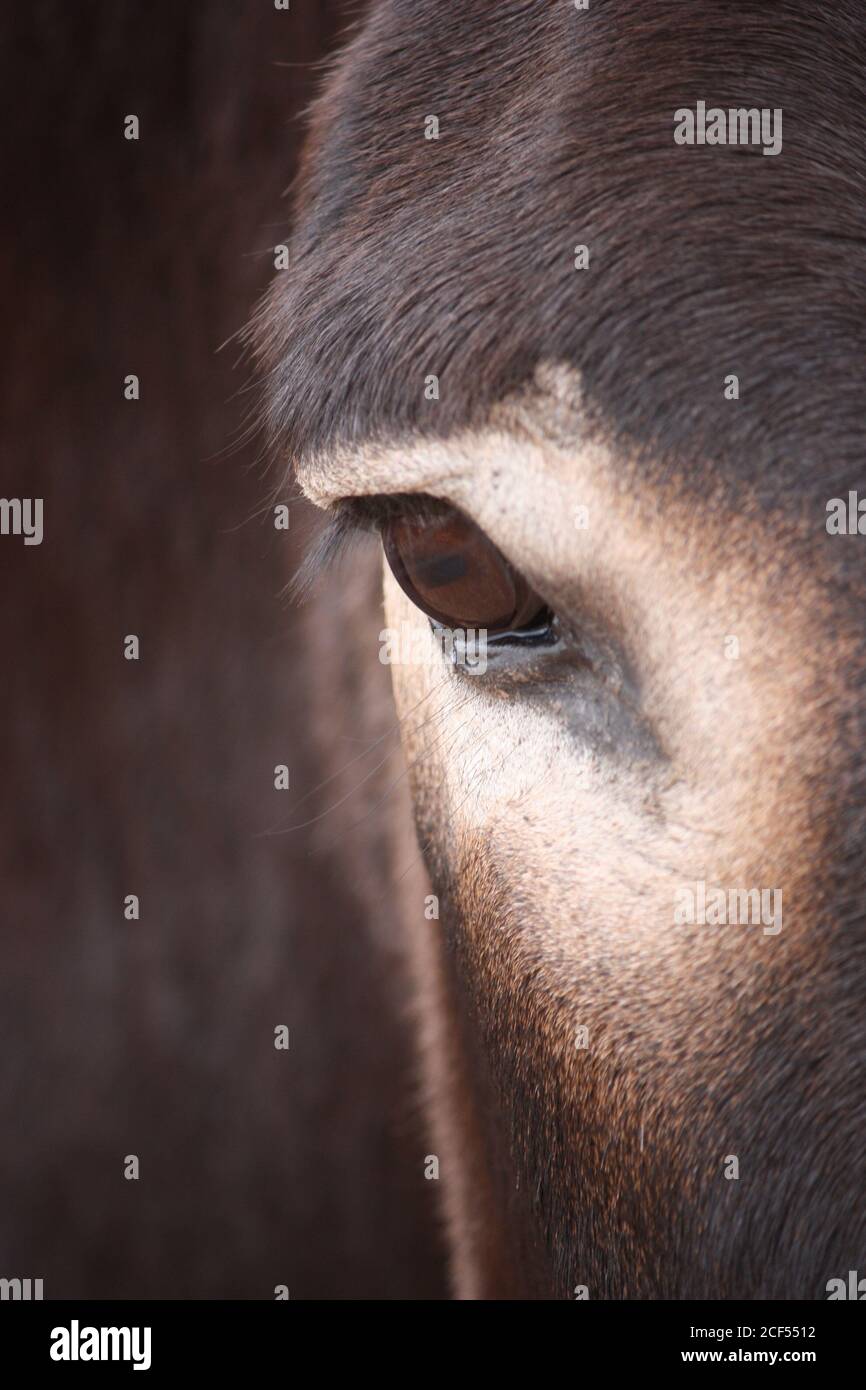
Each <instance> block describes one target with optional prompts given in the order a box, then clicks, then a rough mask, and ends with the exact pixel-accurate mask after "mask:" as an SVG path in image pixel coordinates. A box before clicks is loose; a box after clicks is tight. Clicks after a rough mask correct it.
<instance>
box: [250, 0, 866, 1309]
mask: <svg viewBox="0 0 866 1390" xmlns="http://www.w3.org/2000/svg"><path fill="white" fill-rule="evenodd" d="M482 8H483V7H480V6H479V7H476V6H469V7H468V12H467V14H466V16H465V17H464V18H461V19H460V20H459V21H458V22H457V24H456V33H452V32H451V31H449V35H448V43H447V44H446V43H445V41H444V39H443V38H442V37H441V36H440V37H439V38H438V39H437V37H436V35H437V32H438V31H437V30H436V29H435V26H434V25H433V20H432V18H431V15H432V10H431V7H429V6H427V5H423V4H413V5H397V4H392V5H381V6H379V7H377V8H376V9H374V11H373V13H372V16H371V19H370V21H369V23H368V25H367V27H366V28H365V29H364V30H363V31H362V33H361V35H360V36H359V38H358V40H357V41H356V43H355V45H354V47H353V48H352V49H350V50H349V52H348V54H347V56H346V57H345V58H344V59H343V61H342V65H341V66H340V67H339V68H338V70H337V72H336V75H335V76H334V78H333V79H332V82H331V86H330V88H329V89H328V91H327V92H326V95H325V98H324V101H323V103H322V105H321V107H320V111H319V116H318V123H317V127H316V130H315V133H314V137H313V142H312V145H311V151H312V153H311V156H310V163H309V167H308V171H307V175H306V181H305V184H304V187H303V189H302V195H301V209H302V212H301V218H300V222H299V228H298V232H297V237H296V243H295V245H296V251H297V262H296V274H295V279H294V281H293V283H292V284H291V285H290V286H279V285H278V286H277V288H276V290H275V293H274V296H273V297H272V299H271V301H270V302H269V304H268V305H267V306H266V308H265V310H264V312H263V315H262V317H261V321H260V325H259V343H260V349H261V352H262V355H263V357H264V360H265V362H266V364H267V365H268V366H269V367H270V368H271V373H272V380H271V394H270V397H269V407H268V408H269V413H270V423H271V428H272V431H273V434H274V437H275V440H276V441H277V442H278V444H280V445H281V446H283V447H285V446H286V445H287V444H288V446H289V447H290V449H291V450H292V452H293V454H294V457H295V461H296V464H297V471H298V476H299V479H300V481H301V484H302V486H303V487H304V489H305V490H306V491H307V493H308V494H309V495H310V496H311V497H312V498H313V500H314V501H316V502H318V503H319V504H321V505H323V506H326V507H336V508H337V509H340V508H341V507H343V506H345V503H346V499H349V498H353V497H366V498H369V497H373V496H377V495H380V494H391V495H401V496H405V495H406V494H414V493H419V494H424V495H429V496H432V497H435V498H438V499H441V500H443V501H445V502H446V503H448V504H450V505H451V506H453V507H454V508H456V509H457V510H458V511H459V512H460V513H462V514H463V515H464V516H467V517H469V518H471V519H472V520H473V521H474V522H475V523H476V524H477V525H478V526H479V527H480V528H481V530H482V531H483V532H484V533H485V535H486V536H487V537H489V538H490V540H491V541H492V542H493V543H494V544H495V545H496V546H497V547H498V549H499V550H500V551H501V552H502V554H503V556H505V557H506V559H507V561H508V562H509V563H510V564H511V565H512V566H513V567H514V569H515V570H517V571H519V572H520V573H521V574H522V575H523V576H525V577H526V579H527V581H528V582H529V584H530V585H531V586H532V588H533V589H534V590H536V591H537V593H538V594H539V595H540V596H541V597H542V598H543V600H544V602H545V603H546V605H547V606H548V608H549V610H550V611H551V613H552V614H553V615H555V621H554V623H553V625H552V626H551V628H550V631H549V634H548V640H546V641H545V642H537V641H529V640H522V639H521V638H520V637H517V638H513V637H512V638H509V639H508V640H503V641H500V642H493V643H492V644H491V645H490V647H489V649H488V659H487V666H486V669H485V670H484V671H483V672H481V671H479V672H477V673H475V674H472V673H470V672H468V671H466V670H461V669H459V668H458V667H455V666H454V665H453V664H452V663H451V662H449V661H448V660H447V658H446V657H443V656H442V654H441V652H440V650H439V649H438V647H437V644H436V642H435V641H434V636H435V634H434V633H433V632H432V631H431V628H430V624H429V622H428V619H427V618H426V617H425V616H424V614H423V613H422V612H421V611H420V610H419V608H418V607H416V606H415V605H414V604H413V603H412V602H411V601H410V599H409V598H408V597H407V595H406V594H405V593H404V591H403V589H402V588H401V587H400V586H399V585H398V584H397V583H396V581H395V580H394V578H393V576H392V575H391V573H390V571H389V570H388V568H387V567H386V568H385V605H386V607H385V612H386V622H387V625H388V626H389V627H390V628H393V629H396V630H401V629H403V630H405V629H409V630H410V631H413V632H415V633H416V634H417V639H418V642H419V643H421V644H422V646H423V644H424V643H425V642H427V643H428V644H429V659H428V660H426V661H421V662H417V661H413V662H406V663H405V664H397V665H395V667H394V687H395V696H396V701H397V707H398V711H399V713H400V716H401V721H402V730H403V738H404V745H405V749H406V759H407V766H408V769H409V777H410V781H411V785H412V791H413V798H414V802H415V808H416V819H417V824H418V832H419V839H420V842H421V845H422V847H423V849H424V852H425V856H426V858H427V862H428V865H429V869H430V873H431V876H432V880H433V884H434V888H435V891H436V892H437V893H438V894H439V896H440V900H441V914H442V927H443V935H444V938H445V944H444V949H445V950H446V952H447V957H448V968H449V971H450V974H451V987H452V991H453V997H454V999H455V1000H457V1001H458V1004H457V1017H458V1019H459V1020H460V1023H459V1028H460V1044H461V1049H462V1056H463V1057H464V1059H465V1065H466V1074H467V1077H468V1078H469V1080H468V1087H469V1108H470V1109H471V1111H472V1114H473V1123H474V1124H475V1125H476V1126H477V1130H478V1132H479V1133H480V1147H477V1148H475V1149H473V1153H474V1154H475V1157H474V1158H473V1160H472V1163H473V1164H474V1167H473V1168H472V1171H471V1172H470V1174H469V1176H468V1179H467V1178H466V1176H465V1175H464V1179H463V1181H462V1183H461V1192H462V1194H463V1195H462V1197H461V1202H462V1204H463V1210H462V1211H461V1210H460V1203H458V1204H457V1205H456V1208H455V1207H454V1206H452V1208H451V1210H450V1218H451V1224H452V1243H453V1245H454V1249H455V1270H456V1279H457V1288H458V1291H459V1292H461V1293H470V1294H477V1293H482V1294H483V1293H485V1292H490V1291H496V1292H508V1293H519V1294H528V1295H535V1296H542V1297H545V1296H559V1297H562V1296H569V1294H570V1292H571V1290H572V1289H574V1288H575V1287H577V1286H585V1287H586V1288H587V1289H588V1291H589V1295H590V1297H686V1296H692V1297H701V1298H707V1297H710V1298H711V1297H731V1296H744V1297H759V1298H760V1297H768V1296H788V1297H806V1298H810V1297H823V1296H824V1291H825V1287H826V1284H827V1281H828V1280H829V1279H831V1278H833V1277H834V1276H836V1275H838V1274H839V1272H840V1271H842V1272H843V1271H844V1270H846V1269H848V1268H854V1267H856V1260H857V1258H858V1252H861V1251H862V1246H863V1240H864V1237H866V1224H864V1218H863V1216H862V1201H861V1194H862V1182H861V1179H860V1177H859V1164H860V1155H861V1154H862V1150H863V1147H864V1142H866V1110H864V1100H863V1087H862V1083H861V1081H860V1078H859V1068H860V1066H861V1065H862V1059H863V1055H864V1042H866V1037H864V1031H866V1030H864V1025H863V1023H862V999H863V991H864V984H866V979H864V948H863V932H862V906H861V903H862V889H863V871H862V867H861V849H862V844H863V803H862V755H861V751H860V749H861V743H862V725H863V693H862V691H863V671H864V648H863V612H864V608H863V562H862V557H861V553H860V551H859V549H858V538H857V537H847V538H842V537H833V536H830V535H828V533H827V530H826V527H825V525H824V521H825V517H826V503H827V501H828V499H829V498H831V497H833V496H835V495H846V491H847V488H848V487H849V486H852V487H853V486H855V484H856V481H857V477H858V476H859V473H858V471H857V470H858V468H860V467H861V464H860V455H861V452H862V422H860V421H859V420H858V418H857V412H856V411H855V410H854V409H853V403H854V401H855V399H860V400H862V396H863V386H864V378H863V366H862V364H863V360H864V358H863V347H864V346H866V344H864V341H863V339H864V336H866V334H864V325H866V319H864V316H863V308H864V302H863V301H864V291H866V277H864V257H863V221H862V214H861V213H860V212H859V210H858V208H857V198H856V196H855V189H858V188H859V189H860V190H862V187H863V182H864V180H863V174H864V169H863V167H862V164H861V162H860V160H861V156H860V153H859V150H860V144H859V136H860V134H862V131H855V130H854V129H853V124H854V123H855V122H859V123H862V119H863V118H862V115H861V114H860V113H859V108H857V109H856V110H855V108H854V107H853V106H852V105H850V104H849V97H850V95H851V92H852V84H853V81H854V70H853V67H852V66H851V63H852V59H851V55H852V54H853V53H858V54H861V55H862V53H863V42H864V36H866V21H864V20H863V19H861V18H860V16H859V13H858V12H857V11H856V10H855V8H854V7H853V6H848V5H844V4H843V5H840V6H837V7H834V10H833V13H832V14H828V15H822V16H817V17H816V16H815V14H814V12H813V9H812V8H811V7H807V6H806V5H805V4H794V3H792V4H785V5H782V6H780V7H778V9H777V10H774V17H773V19H770V20H768V19H767V18H766V12H765V10H764V9H763V7H761V6H758V5H756V4H746V3H744V4H740V5H736V6H732V7H729V8H728V9H727V10H726V11H725V14H724V15H723V16H719V15H717V14H716V12H715V7H713V6H710V5H703V4H690V5H688V6H684V5H682V4H680V3H673V2H672V0H671V3H668V4H662V5H659V6H655V7H653V13H652V15H651V16H648V17H641V18H640V19H637V18H633V17H631V16H630V15H627V14H626V13H625V11H624V8H623V7H618V6H604V5H601V4H600V5H599V6H597V7H596V10H595V13H593V11H590V12H588V13H587V14H586V15H578V14H576V13H575V12H573V11H569V9H568V7H566V6H558V5H550V6H540V7H532V8H531V10H530V9H528V8H527V7H524V6H523V5H519V4H512V5H506V6H501V7H497V13H496V16H492V15H491V13H490V12H489V10H488V11H487V12H486V13H482ZM782 19H783V20H784V24H782V23H781V20H782ZM431 26H433V27H431ZM577 26H583V27H577ZM807 41H808V44H809V49H810V54H811V55H812V56H813V59H814V67H813V70H812V72H811V73H806V72H804V70H803V68H802V66H801V63H800V62H799V60H798V59H797V58H796V56H795V48H794V47H793V45H795V44H796V43H798V42H799V43H805V42H807ZM374 65H377V66H375V71H376V73H377V74H378V79H377V80H378V81H379V84H380V85H379V88H378V98H377V96H376V93H370V92H368V87H367V85H365V84H368V82H369V79H370V74H371V73H372V71H373V69H374ZM503 71H504V72H505V73H506V74H511V77H510V80H509V81H504V80H503V76H502V75H503ZM516 74H520V75H521V76H522V77H523V78H524V79H525V80H524V82H522V83H518V82H517V80H516ZM818 74H820V77H821V81H818V80H817V77H818ZM746 89H748V90H746ZM705 96H709V97H710V99H711V100H713V101H715V102H717V104H718V105H719V106H728V105H731V106H735V107H736V106H742V105H743V104H746V105H753V104H755V102H757V103H758V104H759V105H760V106H761V107H765V108H768V109H772V110H775V109H784V112H785V145H784V151H783V153H782V154H781V156H780V157H778V158H775V159H772V160H766V159H763V158H761V157H760V155H761V150H760V149H757V150H756V151H754V153H755V154H757V155H758V158H752V157H750V154H749V152H745V153H744V152H742V151H741V150H734V151H727V150H725V151H723V152H721V155H720V151H719V150H717V149H713V150H711V149H706V150H701V151H697V150H695V149H688V148H682V147H680V146H678V145H677V144H676V143H675V142H674V140H673V135H672V130H673V124H672V121H673V113H674V111H675V110H676V109H677V108H680V107H683V106H688V105H689V104H694V102H695V101H696V100H698V99H702V98H704V97H705ZM437 103H438V105H437ZM428 106H429V108H430V109H431V110H436V109H439V110H441V111H442V112H443V113H445V114H444V115H443V117H442V120H441V126H442V129H443V131H444V130H445V128H446V126H448V127H449V139H450V146H448V145H447V142H446V141H445V137H444V136H443V140H442V144H443V148H441V149H437V150H435V152H432V153H431V151H430V150H429V148H428V149H426V150H425V148H424V140H423V134H421V133H420V132H419V129H418V127H417V123H416V124H414V125H413V122H414V121H415V119H416V112H418V111H421V112H422V114H425V113H426V109H427V107H428ZM819 116H820V117H821V120H822V121H823V122H824V127H823V128H824V129H825V131H826V130H828V129H833V130H837V131H838V132H840V144H839V146H835V147H832V148H830V147H828V145H827V142H826V140H825V141H823V142H821V141H819V140H818V139H817V137H816V135H815V124H814V122H815V120H817V119H818V117H819ZM843 132H844V137H845V138H844V141H843V140H842V139H841V133H843ZM386 154H387V155H388V156H389V157H388V158H387V159H386V158H385V156H386ZM719 155H720V157H718V156H719ZM693 157H695V158H693ZM690 159H691V163H689V160H690ZM714 161H715V162H714ZM768 171H769V172H768ZM776 171H779V172H778V173H777V172H776ZM446 189H447V190H448V191H449V195H450V196H449V198H448V199H446V200H444V201H443V199H444V193H445V190H446ZM831 227H836V228H837V229H842V230H841V231H840V232H839V235H838V237H837V236H835V235H834V234H833V233H832V231H831ZM575 242H579V243H581V244H587V245H588V246H589V248H590V269H588V270H583V271H577V270H575V269H574V265H573V262H570V260H569V257H570V255H571V252H572V250H573V245H574V243H575ZM341 257H342V261H341ZM560 257H561V258H562V260H561V261H560V259H559V258H560ZM594 262H595V264H596V265H597V266H598V269H597V272H595V271H593V270H592V268H591V267H592V265H593V263H594ZM566 267H567V269H566ZM581 277H582V278H581ZM419 287H420V288H419ZM316 295H318V298H319V303H318V305H316V304H315V302H314V301H315V299H316ZM425 315H426V317H425ZM437 367H438V368H439V371H438V372H437ZM730 372H734V373H736V375H737V376H738V378H739V381H740V383H741V384H742V394H741V396H739V397H731V396H730V395H729V394H726V389H725V382H726V377H727V376H728V375H729V373H730ZM428 373H436V374H437V375H438V376H439V378H440V391H439V397H438V399H436V398H435V397H434V398H433V399H427V398H426V397H425V393H424V380H425V375H427V374H428ZM316 400H318V401H319V402H320V405H321V410H320V411H319V412H318V413H316V412H315V411H314V408H313V407H314V403H315V402H316ZM708 904H709V907H708ZM747 904H748V905H750V906H747ZM756 904H759V905H760V906H756ZM732 918H734V919H736V920H731V919H732ZM442 1142H443V1145H444V1146H445V1147H446V1149H447V1154H448V1158H449V1160H450V1161H451V1162H453V1163H455V1164H456V1163H458V1162H460V1161H461V1157H463V1159H464V1162H465V1161H466V1160H465V1155H464V1150H463V1148H462V1146H461V1136H460V1134H459V1133H455V1132H454V1126H453V1125H452V1126H451V1128H450V1130H449V1132H447V1133H446V1132H444V1131H443V1134H442ZM447 1172H448V1164H447V1163H443V1181H445V1182H447ZM473 1185H475V1190H477V1191H478V1192H479V1193H481V1192H482V1191H484V1192H485V1193H487V1192H489V1194H490V1195H489V1198H488V1197H485V1201H489V1208H488V1210H489V1219H490V1220H491V1221H493V1222H495V1224H496V1226H497V1230H498V1233H499V1239H498V1243H497V1244H496V1249H495V1251H494V1252H493V1254H488V1255H482V1254H479V1251H478V1249H477V1248H476V1247H471V1248H468V1249H467V1248H465V1245H464V1241H463V1233H464V1230H468V1229H469V1228H470V1226H471V1207H472V1200H473ZM846 1262H847V1263H846Z"/></svg>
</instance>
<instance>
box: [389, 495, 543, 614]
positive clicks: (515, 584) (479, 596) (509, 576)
mask: <svg viewBox="0 0 866 1390" xmlns="http://www.w3.org/2000/svg"><path fill="white" fill-rule="evenodd" d="M382 540H383V543H384V547H385V555H386V556H387V559H388V563H389V565H390V566H391V569H392V570H393V572H394V578H395V579H396V580H397V583H398V584H399V585H400V587H401V588H402V589H403V590H404V591H405V592H406V593H407V594H408V595H409V598H410V599H411V600H412V602H413V603H414V604H416V605H417V607H418V608H420V609H421V611H422V612H423V613H426V614H427V616H428V617H430V618H432V619H433V620H434V622H437V623H442V624H443V625H444V626H446V627H451V628H466V627H470V628H486V629H487V631H488V632H519V631H520V630H521V629H522V628H527V627H537V626H538V625H539V623H540V621H542V618H543V616H544V615H545V614H546V611H547V609H546V605H545V603H544V600H543V599H541V598H539V596H538V594H537V593H535V591H534V590H533V589H531V588H530V587H529V585H528V584H527V582H526V580H525V579H524V578H523V576H522V575H521V574H519V573H518V572H517V570H515V569H514V567H513V566H512V565H510V564H509V563H508V561H507V560H506V559H505V556H504V555H502V554H501V553H500V551H498V550H497V548H496V546H495V545H494V544H493V542H492V541H490V540H488V538H487V536H485V534H484V532H483V531H481V530H480V529H479V528H478V527H477V526H476V525H475V524H474V522H472V521H470V520H469V519H468V518H467V517H465V516H462V515H461V514H460V512H457V511H453V510H449V511H448V512H446V513H444V514H443V515H441V516H434V517H432V518H422V517H413V516H405V517H401V516H398V517H393V518H391V519H390V520H389V521H387V522H386V523H385V526H384V527H383V530H382Z"/></svg>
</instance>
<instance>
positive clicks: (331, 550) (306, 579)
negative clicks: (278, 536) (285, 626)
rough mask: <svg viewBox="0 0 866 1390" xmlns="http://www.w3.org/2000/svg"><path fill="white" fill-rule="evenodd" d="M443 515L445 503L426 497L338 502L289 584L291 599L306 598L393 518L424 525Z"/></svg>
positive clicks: (407, 495) (406, 495)
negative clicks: (358, 547) (326, 574)
mask: <svg viewBox="0 0 866 1390" xmlns="http://www.w3.org/2000/svg"><path fill="white" fill-rule="evenodd" d="M447 511H448V506H447V504H446V503H444V502H440V501H438V500H437V498H435V497H430V496H429V495H428V494H426V493H424V494H422V493H379V494H376V495H371V496H362V497H348V498H346V499H345V500H343V501H342V502H338V503H337V505H336V507H334V508H333V509H332V511H331V512H330V514H329V516H328V520H327V523H326V525H325V527H324V529H323V530H322V531H321V532H320V534H319V535H318V537H317V538H316V540H315V541H314V543H313V545H312V546H311V547H310V549H309V550H308V552H307V554H306V555H305V556H304V559H303V561H302V563H301V565H300V566H299V568H298V571H297V573H296V574H295V576H294V578H293V580H292V582H291V585H290V592H291V595H292V597H293V598H295V599H304V598H306V597H307V596H308V594H309V593H310V590H311V589H312V588H313V587H314V586H315V584H316V582H317V580H318V579H319V578H320V577H321V576H322V575H323V574H325V573H327V572H329V571H330V570H332V569H334V568H335V567H336V566H337V565H338V564H339V562H340V561H341V560H342V559H343V558H344V557H345V556H346V555H347V554H348V553H349V552H350V551H351V550H352V549H353V547H354V546H355V545H357V544H358V543H359V542H360V541H363V540H364V539H365V538H366V537H368V536H374V537H376V538H377V539H379V538H381V535H382V530H383V527H384V526H385V523H386V522H387V521H389V520H391V519H392V518H393V517H396V516H400V517H411V518H413V519H415V520H418V521H425V520H429V519H431V518H433V517H435V516H441V515H442V514H443V513H444V512H447Z"/></svg>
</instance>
